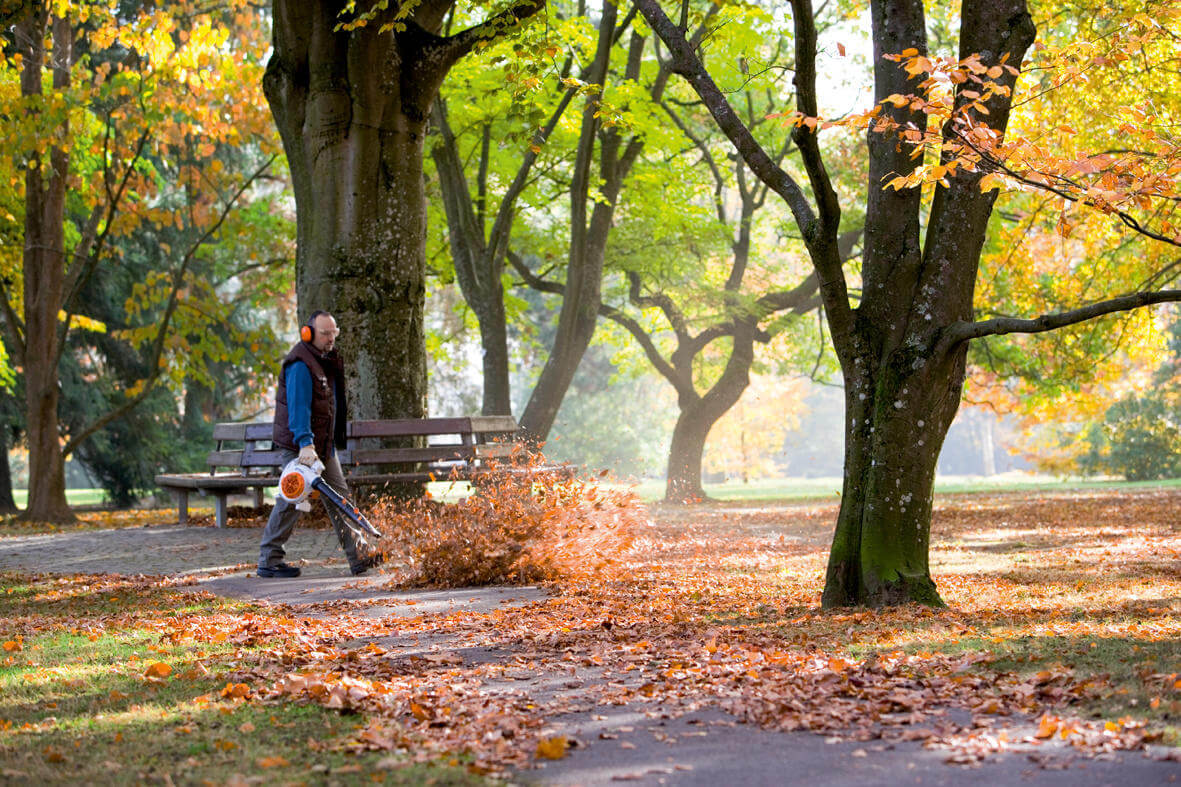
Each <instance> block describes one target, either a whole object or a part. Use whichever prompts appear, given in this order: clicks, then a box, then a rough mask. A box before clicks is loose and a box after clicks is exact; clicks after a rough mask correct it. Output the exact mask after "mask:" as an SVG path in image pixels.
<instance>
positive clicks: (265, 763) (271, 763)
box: [257, 755, 291, 768]
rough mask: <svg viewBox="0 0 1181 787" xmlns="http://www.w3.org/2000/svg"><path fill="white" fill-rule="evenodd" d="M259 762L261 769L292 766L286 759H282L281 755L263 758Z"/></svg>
mask: <svg viewBox="0 0 1181 787" xmlns="http://www.w3.org/2000/svg"><path fill="white" fill-rule="evenodd" d="M257 762H258V767H260V768H286V767H287V766H288V765H290V764H291V763H289V762H288V761H287V758H286V757H280V756H279V755H275V756H273V757H262V758H260V759H259V760H258V761H257Z"/></svg>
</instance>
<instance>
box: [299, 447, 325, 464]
mask: <svg viewBox="0 0 1181 787" xmlns="http://www.w3.org/2000/svg"><path fill="white" fill-rule="evenodd" d="M319 458H320V457H318V456H317V455H316V447H315V446H314V445H312V444H311V443H308V444H307V445H305V446H304V447H303V448H301V449H299V463H300V464H301V465H307V466H308V467H311V466H312V465H314V464H315V463H316V460H317V459H319Z"/></svg>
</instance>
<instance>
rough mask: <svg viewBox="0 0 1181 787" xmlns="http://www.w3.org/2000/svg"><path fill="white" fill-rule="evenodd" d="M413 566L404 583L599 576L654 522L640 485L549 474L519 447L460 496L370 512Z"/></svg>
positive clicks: (399, 582)
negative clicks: (632, 488)
mask: <svg viewBox="0 0 1181 787" xmlns="http://www.w3.org/2000/svg"><path fill="white" fill-rule="evenodd" d="M370 518H371V519H372V520H373V521H374V522H375V523H376V524H377V526H378V527H379V529H381V530H382V531H383V532H384V533H386V534H387V537H386V539H385V540H384V541H383V543H382V548H383V549H384V550H385V551H386V552H387V553H388V554H390V555H392V556H396V557H397V558H399V559H400V560H404V561H405V564H404V566H403V568H402V569H401V570H399V571H398V572H397V573H396V575H395V578H394V580H393V584H394V585H396V586H400V587H467V586H475V585H493V584H509V585H519V584H529V583H536V582H556V581H569V580H573V579H576V578H583V579H585V578H590V577H595V576H598V575H600V574H603V573H608V572H610V571H611V568H612V566H613V565H616V564H618V563H619V561H620V560H621V558H622V556H623V555H624V553H626V552H627V550H628V549H629V548H630V547H631V545H632V543H633V541H634V539H635V537H636V535H637V534H638V533H640V532H643V530H644V529H646V528H647V527H649V526H650V524H651V523H650V521H649V519H648V513H647V511H646V509H645V508H644V506H643V505H642V504H641V503H640V501H639V499H638V498H637V497H636V496H635V495H634V494H632V493H631V492H623V491H613V490H607V489H604V488H602V487H599V486H597V485H596V484H594V483H592V482H590V481H587V480H585V479H581V478H578V477H574V476H571V475H566V474H562V473H555V472H548V471H547V469H546V464H545V457H544V456H542V455H541V454H537V453H530V452H526V451H524V450H521V449H518V450H516V451H515V452H514V454H513V456H512V457H510V458H509V459H508V460H506V462H505V463H504V466H502V467H499V468H495V469H494V471H493V472H492V473H491V474H490V475H489V480H488V481H486V482H485V483H483V484H481V485H480V486H479V487H478V489H477V490H476V491H475V493H473V494H471V495H469V496H467V497H465V498H463V499H462V500H460V501H459V502H457V503H452V504H446V505H444V504H442V503H439V502H437V501H435V500H432V499H430V498H429V497H425V498H422V499H419V500H412V501H407V502H397V503H389V502H387V503H382V504H379V505H378V506H376V507H375V508H373V509H372V513H371V517H370Z"/></svg>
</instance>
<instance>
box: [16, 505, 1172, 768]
mask: <svg viewBox="0 0 1181 787" xmlns="http://www.w3.org/2000/svg"><path fill="white" fill-rule="evenodd" d="M259 536H260V531H259V529H258V528H226V529H215V528H208V527H181V526H178V525H163V526H149V527H140V528H125V529H119V530H91V531H79V532H74V533H53V534H48V535H37V536H9V537H0V570H21V571H37V572H45V571H48V572H54V573H116V574H165V575H191V576H194V577H196V578H198V580H199V581H200V584H201V587H202V588H204V589H207V590H209V591H211V592H213V593H217V594H219V595H224V596H227V597H232V598H240V599H255V600H259V601H265V602H270V603H291V604H306V603H309V602H322V601H332V600H338V599H339V600H366V601H367V602H368V604H367V605H366V606H365V607H363V608H362V609H363V610H364V614H368V615H379V614H380V615H408V616H417V615H431V614H436V613H444V612H448V611H451V610H455V609H459V608H462V609H469V610H487V609H492V608H494V607H497V606H500V605H516V604H525V603H528V602H531V601H535V600H537V599H539V598H542V597H544V592H543V591H541V590H539V589H537V588H467V589H459V590H447V591H407V592H390V591H388V590H385V589H384V588H382V587H380V583H381V575H380V574H378V575H376V576H375V577H372V578H362V580H361V581H358V579H357V578H356V577H352V576H350V575H349V573H348V570H347V564H346V563H345V561H344V558H343V555H342V554H341V551H340V547H339V546H338V544H337V541H336V536H335V534H334V533H333V532H332V531H331V530H327V529H323V530H319V529H317V530H309V529H303V530H296V533H295V535H294V536H293V537H292V539H291V541H290V542H288V555H289V557H290V558H292V559H301V560H303V561H304V574H303V576H301V577H299V578H297V579H287V580H275V579H272V580H262V579H260V578H258V577H256V576H254V574H253V567H254V564H255V561H256V556H257V554H258V541H259ZM233 569H237V570H233ZM374 602H377V603H374ZM381 644H382V646H383V647H386V648H387V649H391V650H392V649H400V652H401V654H402V655H406V654H408V653H409V652H410V651H414V650H419V649H421V648H423V647H424V646H429V647H430V648H431V649H437V648H438V647H439V645H440V641H435V642H430V641H429V640H428V641H425V642H424V640H423V638H421V637H415V638H414V639H413V640H406V641H402V640H400V639H399V638H398V637H389V638H383V640H382V641H381ZM510 645H511V643H506V645H505V647H504V648H503V649H501V648H496V647H482V648H463V647H458V648H457V650H456V655H459V656H460V657H461V658H463V660H464V661H465V662H468V663H473V662H476V661H480V662H484V661H508V660H509V659H510V658H511V657H512V653H511V651H510V650H509V646H510ZM618 677H619V676H610V675H605V674H602V673H596V672H593V671H583V672H582V673H580V674H578V675H575V676H570V675H568V674H563V675H561V676H560V677H558V678H554V676H544V675H537V676H531V675H519V676H516V678H515V680H516V681H517V683H516V685H515V686H512V687H510V686H508V685H507V684H506V686H503V687H501V686H492V685H489V686H488V687H487V688H488V689H489V690H499V689H507V688H515V689H518V690H520V689H524V690H527V691H529V692H530V693H531V694H532V695H533V696H534V698H535V700H536V701H537V702H538V703H539V704H540V705H542V706H544V705H545V703H546V700H547V699H553V698H562V699H567V700H568V699H569V698H571V697H577V696H578V695H579V692H580V691H582V690H583V689H584V688H585V687H586V686H588V685H592V684H594V683H598V682H601V681H606V680H609V679H618ZM955 713H956V711H951V712H950V714H949V715H954V714H955ZM1030 730H1032V726H1030ZM1014 732H1016V733H1017V735H1018V736H1019V735H1021V734H1027V731H1022V730H1020V729H1018V730H1015V731H1014ZM547 733H548V734H554V735H566V736H568V737H570V738H573V739H574V740H575V741H576V743H577V745H576V746H575V748H573V749H572V751H571V753H570V754H569V756H567V757H566V758H565V759H562V760H558V761H553V762H548V763H545V764H544V766H543V767H539V768H537V769H534V770H529V771H524V772H521V773H519V774H517V776H516V779H515V780H516V781H517V782H519V783H521V784H536V785H571V786H572V785H586V787H591V786H592V785H602V786H603V787H606V785H614V784H617V783H618V782H620V781H627V782H630V783H635V784H639V785H680V786H682V787H712V786H713V785H752V786H758V785H789V784H808V785H810V787H817V786H819V785H831V786H832V787H844V786H845V785H848V787H866V786H867V785H883V786H884V785H899V784H906V785H956V786H957V787H958V786H959V785H972V786H975V785H979V787H999V786H1000V785H1027V784H1028V785H1052V786H1053V787H1059V786H1060V787H1074V786H1075V785H1078V786H1079V787H1092V786H1094V787H1097V786H1098V785H1113V786H1116V785H1118V786H1119V787H1126V786H1127V785H1137V787H1140V786H1141V785H1144V786H1147V785H1167V784H1178V785H1181V764H1179V763H1176V762H1162V761H1159V760H1156V759H1151V758H1149V757H1146V756H1144V755H1142V754H1140V753H1136V752H1118V753H1114V754H1111V755H1106V756H1105V757H1104V758H1096V757H1083V756H1080V755H1077V754H1075V753H1074V752H1072V751H1071V750H1070V749H1069V748H1068V747H1066V746H1064V745H1061V744H1057V745H1051V746H1044V745H1043V746H1040V747H1037V748H1036V749H1034V748H1033V747H1029V748H1027V749H1026V750H1020V751H1014V752H1010V753H1006V754H1003V755H998V756H994V757H992V758H990V759H988V760H987V761H985V762H984V763H983V764H981V765H979V766H977V767H973V768H963V767H959V766H953V765H947V764H945V763H944V760H945V758H946V757H947V752H945V751H939V750H927V749H923V748H922V747H921V746H920V745H919V744H917V743H895V744H889V743H884V742H881V741H871V742H869V743H857V742H852V741H837V740H836V739H835V738H830V739H828V740H827V741H826V739H824V738H822V737H820V736H817V735H813V734H810V733H790V734H788V733H778V732H772V731H768V730H762V729H758V728H754V727H750V726H748V725H745V724H738V723H735V721H734V720H733V719H732V718H731V717H728V716H726V715H725V714H723V713H720V712H718V711H699V712H696V713H692V714H689V715H686V716H682V717H680V718H677V719H672V718H667V717H665V716H664V715H663V714H661V712H660V709H659V708H654V707H652V706H651V705H644V706H620V707H607V708H604V707H600V706H592V705H590V704H589V703H587V704H586V706H585V707H584V708H582V709H580V710H578V711H576V712H573V713H569V714H566V715H564V716H560V717H556V718H552V719H550V723H549V724H548V725H547ZM601 736H604V737H601ZM1011 737H1012V733H1011Z"/></svg>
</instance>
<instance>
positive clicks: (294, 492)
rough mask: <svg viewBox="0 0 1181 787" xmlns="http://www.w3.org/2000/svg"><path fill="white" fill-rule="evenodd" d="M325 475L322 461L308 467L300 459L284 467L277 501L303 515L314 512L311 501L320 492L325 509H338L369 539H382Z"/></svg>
mask: <svg viewBox="0 0 1181 787" xmlns="http://www.w3.org/2000/svg"><path fill="white" fill-rule="evenodd" d="M323 472H324V463H323V462H321V461H320V460H319V459H317V460H316V461H315V463H313V464H311V465H305V464H303V463H301V462H300V461H299V460H298V459H292V460H291V461H290V462H288V463H287V464H286V465H285V466H284V467H283V472H282V473H281V474H280V475H279V493H278V494H277V495H276V496H275V497H276V498H279V499H282V500H286V501H287V502H288V503H291V504H292V505H294V506H295V507H296V508H298V509H299V510H300V511H311V510H312V504H311V499H312V498H313V497H314V496H315V494H316V493H317V492H319V493H320V497H322V498H323V500H324V502H325V505H328V506H329V507H330V508H335V509H336V510H337V511H339V512H340V513H342V514H344V516H345V517H346V518H348V519H349V520H350V521H351V522H353V524H355V525H357V527H359V528H361V529H362V530H364V531H365V532H367V533H369V534H370V535H373V536H376V537H378V538H381V532H380V531H379V530H378V529H377V528H376V527H374V526H373V525H372V523H370V521H369V520H368V519H367V518H366V517H365V515H364V514H362V513H361V511H360V510H359V509H358V508H357V507H356V506H355V505H353V503H352V501H350V500H349V499H348V498H347V497H345V496H344V495H342V494H340V493H339V492H337V491H336V490H335V489H333V488H332V487H331V486H330V485H329V484H328V482H327V481H325V480H324V479H323V478H322V477H321V474H322V473H323Z"/></svg>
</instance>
